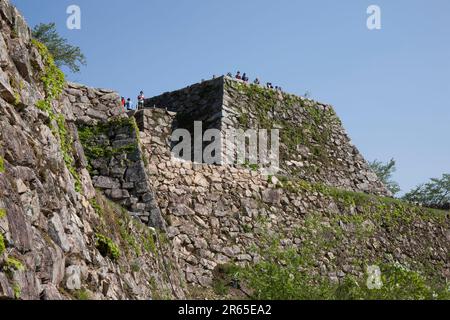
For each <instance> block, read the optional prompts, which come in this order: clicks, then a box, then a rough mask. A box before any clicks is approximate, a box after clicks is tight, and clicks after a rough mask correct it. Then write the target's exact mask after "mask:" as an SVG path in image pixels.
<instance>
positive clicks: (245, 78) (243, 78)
mask: <svg viewBox="0 0 450 320" xmlns="http://www.w3.org/2000/svg"><path fill="white" fill-rule="evenodd" d="M227 76H228V77H230V78H233V75H232V74H231V72H228V74H227ZM234 78H235V79H237V80H241V81H244V82H245V83H248V82H249V78H248V76H247V73H245V72H244V73H243V74H242V75H241V72H240V71H238V72H237V73H236V75H235V76H234ZM253 84H256V85H261V82H260V81H259V79H258V78H256V79H255V81H253ZM266 88H267V89H275V90H277V91H283V90H282V88H281V87H279V86H273V84H272V82H267V83H266Z"/></svg>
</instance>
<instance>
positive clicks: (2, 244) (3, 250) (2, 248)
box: [0, 233, 6, 256]
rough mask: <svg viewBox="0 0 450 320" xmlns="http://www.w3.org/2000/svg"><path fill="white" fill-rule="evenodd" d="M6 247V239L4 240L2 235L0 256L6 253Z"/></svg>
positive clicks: (0, 238) (0, 236)
mask: <svg viewBox="0 0 450 320" xmlns="http://www.w3.org/2000/svg"><path fill="white" fill-rule="evenodd" d="M5 250H6V245H5V239H4V238H3V235H2V234H1V233H0V256H1V255H2V254H3V253H4V252H5Z"/></svg>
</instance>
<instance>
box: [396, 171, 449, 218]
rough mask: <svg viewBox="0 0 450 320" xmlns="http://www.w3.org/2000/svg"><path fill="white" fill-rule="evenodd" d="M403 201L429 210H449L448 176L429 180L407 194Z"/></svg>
mask: <svg viewBox="0 0 450 320" xmlns="http://www.w3.org/2000/svg"><path fill="white" fill-rule="evenodd" d="M403 199H404V200H406V201H409V202H411V203H418V204H421V205H424V206H427V207H430V208H437V209H444V210H450V174H444V175H443V176H442V178H441V179H431V181H430V182H428V183H426V184H423V185H421V186H418V187H417V188H415V189H413V190H412V191H410V192H409V193H407V194H406V195H405V196H404V197H403Z"/></svg>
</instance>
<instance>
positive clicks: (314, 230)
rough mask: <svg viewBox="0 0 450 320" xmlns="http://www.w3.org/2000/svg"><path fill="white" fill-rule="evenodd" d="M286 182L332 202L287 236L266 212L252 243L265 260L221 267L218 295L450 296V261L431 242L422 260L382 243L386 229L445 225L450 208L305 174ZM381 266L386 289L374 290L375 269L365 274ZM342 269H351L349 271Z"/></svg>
mask: <svg viewBox="0 0 450 320" xmlns="http://www.w3.org/2000/svg"><path fill="white" fill-rule="evenodd" d="M279 180H280V181H281V182H280V184H279V187H281V188H285V189H287V190H289V192H292V193H298V194H301V196H302V197H310V196H314V197H315V198H318V199H320V202H321V203H323V204H324V207H323V208H322V209H318V210H320V212H309V213H308V214H306V216H304V217H303V218H302V219H301V221H298V222H297V223H296V224H295V227H294V226H293V229H292V230H291V231H289V232H288V234H284V235H283V237H284V238H281V236H275V235H274V234H277V230H276V228H275V229H274V226H273V225H272V226H271V227H269V226H268V225H267V223H268V222H269V221H270V220H269V221H268V220H265V219H264V217H261V218H260V225H259V226H257V227H255V231H254V235H255V236H256V237H257V239H258V240H257V241H258V247H256V246H253V247H252V248H250V251H251V252H253V253H254V254H256V256H258V257H260V258H261V259H260V260H259V262H257V263H255V264H249V265H246V266H245V267H243V266H237V265H234V264H231V265H226V266H220V267H219V268H217V269H216V271H215V279H214V283H213V288H214V290H215V292H216V294H218V295H220V296H222V297H223V296H227V297H230V295H231V298H233V297H236V296H237V297H241V296H242V295H243V296H244V297H247V298H251V299H258V300H260V299H261V300H265V299H275V300H278V299H288V300H290V299H292V300H298V299H300V300H310V299H320V300H322V299H325V300H335V299H337V300H341V299H345V300H348V299H350V300H353V299H354V300H360V299H365V300H372V299H373V300H379V299H387V300H390V299H400V300H404V299H414V300H421V299H450V291H449V290H450V288H449V286H448V284H447V283H446V282H445V279H443V278H442V275H441V271H442V269H443V268H444V265H443V263H442V261H439V262H437V263H436V261H434V262H433V259H430V251H428V248H427V246H426V245H425V246H424V247H422V246H417V248H416V249H415V250H416V253H415V257H414V258H411V257H409V256H403V257H402V258H397V256H395V257H394V256H393V252H394V250H395V248H397V246H401V244H400V243H397V244H395V243H389V244H386V243H384V244H383V243H380V239H383V238H385V237H386V232H388V233H391V234H395V235H399V234H401V235H402V236H405V237H408V236H409V234H410V232H412V228H416V227H414V226H417V225H426V224H427V221H429V222H432V223H437V224H439V225H445V223H446V221H447V220H446V219H448V212H444V211H438V210H432V209H427V208H420V207H417V206H413V205H411V204H409V203H407V202H404V201H401V200H396V199H391V198H383V197H377V196H372V195H368V194H364V193H357V192H351V191H345V190H340V189H336V188H332V187H328V186H324V185H322V184H312V183H308V182H305V181H302V180H296V181H289V180H288V179H287V178H284V177H279ZM328 203H332V204H334V205H333V206H328ZM415 230H418V229H415ZM287 240H289V241H287ZM291 240H292V241H293V242H294V243H295V244H293V242H292V241H291ZM393 241H394V242H396V241H400V242H401V241H402V240H401V238H400V239H397V240H393ZM372 244H373V247H372ZM261 248H263V249H261ZM400 248H401V247H400ZM394 261H401V263H402V264H399V263H396V262H394ZM373 265H375V266H379V268H380V270H381V283H382V286H381V287H379V288H378V289H369V287H368V280H369V279H370V277H369V276H371V275H370V274H365V275H364V272H368V269H367V268H368V266H373ZM324 266H325V267H326V268H325V269H324V270H323V267H324ZM344 267H345V268H349V269H348V270H346V269H345V268H344ZM341 270H346V271H345V273H344V274H341V273H340V272H341ZM332 271H335V276H334V277H333V281H331V279H332V278H331V276H330V272H332ZM338 271H339V273H338ZM356 275H357V276H356Z"/></svg>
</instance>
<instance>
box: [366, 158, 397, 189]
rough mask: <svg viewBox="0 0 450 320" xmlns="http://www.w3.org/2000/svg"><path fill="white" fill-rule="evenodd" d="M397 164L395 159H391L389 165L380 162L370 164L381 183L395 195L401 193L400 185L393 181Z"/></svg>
mask: <svg viewBox="0 0 450 320" xmlns="http://www.w3.org/2000/svg"><path fill="white" fill-rule="evenodd" d="M395 164H396V163H395V160H394V159H391V160H390V161H389V162H387V163H383V162H381V161H378V160H375V161H373V162H371V163H369V165H370V167H371V168H372V170H373V171H374V172H375V173H376V175H377V176H378V178H379V179H380V180H381V182H383V183H384V185H385V186H386V187H387V188H388V189H389V191H391V192H392V194H393V195H395V194H397V193H399V192H400V191H401V189H400V186H399V184H398V183H397V182H395V181H393V180H392V175H393V174H394V173H395V171H396V170H397V169H396V167H395Z"/></svg>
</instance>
